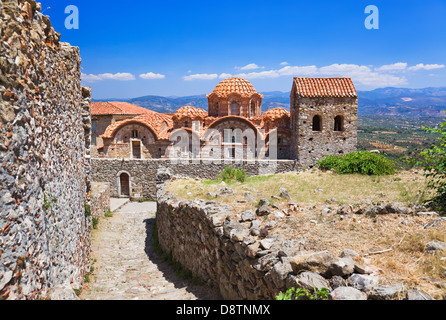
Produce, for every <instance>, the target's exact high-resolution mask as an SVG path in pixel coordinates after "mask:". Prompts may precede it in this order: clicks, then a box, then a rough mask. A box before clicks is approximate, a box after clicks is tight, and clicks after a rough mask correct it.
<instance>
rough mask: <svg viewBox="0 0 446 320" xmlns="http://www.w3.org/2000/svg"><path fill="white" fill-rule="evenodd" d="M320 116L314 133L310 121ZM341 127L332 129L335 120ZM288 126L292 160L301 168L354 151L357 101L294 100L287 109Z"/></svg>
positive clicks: (344, 99)
mask: <svg viewBox="0 0 446 320" xmlns="http://www.w3.org/2000/svg"><path fill="white" fill-rule="evenodd" d="M315 116H319V117H320V125H321V127H320V130H314V128H313V119H314V117H315ZM337 116H339V117H340V119H341V128H340V130H339V128H338V130H335V117H337ZM291 122H292V123H291V127H292V128H293V130H292V132H293V141H297V144H296V145H295V146H294V148H296V150H294V152H295V155H296V158H297V159H299V163H300V164H301V165H302V166H303V167H308V166H313V165H314V164H315V163H316V161H318V160H321V159H322V158H324V157H325V156H328V155H343V154H347V153H350V152H355V151H356V146H357V143H358V135H357V126H358V99H357V98H330V97H327V98H322V97H319V98H300V97H298V98H295V99H294V105H293V106H292V108H291Z"/></svg>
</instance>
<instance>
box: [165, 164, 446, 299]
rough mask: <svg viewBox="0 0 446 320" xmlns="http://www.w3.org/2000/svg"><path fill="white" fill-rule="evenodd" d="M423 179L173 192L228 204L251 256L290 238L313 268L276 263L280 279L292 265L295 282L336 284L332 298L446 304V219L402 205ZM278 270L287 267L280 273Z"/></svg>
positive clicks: (193, 187) (186, 183)
mask: <svg viewBox="0 0 446 320" xmlns="http://www.w3.org/2000/svg"><path fill="white" fill-rule="evenodd" d="M295 176H296V177H298V178H299V179H296V178H295ZM360 179H362V180H360ZM350 180H351V181H350ZM373 180H380V181H373ZM352 181H353V182H356V183H355V185H354V187H356V189H360V190H359V191H354V190H352V191H351V192H350V191H349V192H344V191H345V190H347V189H348V188H351V185H348V184H345V183H346V182H349V183H351V182H352ZM420 181H421V177H420V175H418V174H413V173H407V172H402V173H400V174H399V175H395V176H389V177H380V178H373V177H339V178H338V177H336V176H333V175H332V174H330V173H320V172H315V173H311V172H308V173H305V174H300V175H293V174H290V175H284V176H281V177H279V176H277V177H273V178H269V179H266V180H265V179H258V180H257V182H256V181H248V182H247V183H242V184H240V183H235V184H229V185H227V184H218V185H215V184H210V185H209V184H206V183H203V182H197V181H193V180H178V181H176V182H175V183H173V184H172V185H171V186H169V188H170V191H174V192H175V193H177V194H178V193H182V195H181V196H180V198H181V199H182V198H183V197H184V198H189V199H197V198H198V199H200V198H201V199H204V200H205V201H208V203H212V202H215V203H225V204H226V205H229V207H231V211H233V217H231V221H232V220H234V221H236V222H237V223H238V224H239V225H240V228H235V230H240V232H245V231H246V228H248V229H249V231H250V234H251V236H254V237H257V238H258V239H260V241H257V242H255V243H253V244H250V245H249V246H248V249H249V250H250V251H252V256H253V257H259V256H267V255H268V254H270V253H271V252H274V250H275V249H274V248H275V247H277V246H280V245H281V244H282V245H283V243H285V242H287V241H292V242H293V248H294V249H296V248H297V250H298V252H293V253H292V254H291V255H290V257H296V259H297V260H299V259H300V258H302V257H304V259H308V260H310V261H312V265H311V266H310V267H308V266H307V265H305V264H304V265H302V264H300V263H298V261H297V260H296V261H294V262H293V260H291V261H287V263H282V264H277V269H278V270H274V272H275V273H277V275H278V276H279V278H283V279H285V278H287V277H286V275H287V274H289V272H290V271H291V267H292V266H293V265H294V267H293V272H294V273H295V274H298V275H299V276H298V278H299V277H307V278H308V277H309V276H310V275H311V276H312V278H311V279H309V280H308V279H306V278H305V281H306V282H309V283H311V286H313V285H314V284H316V283H315V281H316V280H318V279H319V280H321V281H320V282H318V283H320V284H321V287H328V286H330V288H331V289H333V290H335V289H336V288H338V287H339V288H340V289H339V290H338V291H337V292H334V293H333V292H332V294H333V295H335V296H336V294H339V297H334V298H339V299H341V298H345V295H347V294H352V292H350V291H354V290H352V289H358V290H359V291H360V292H362V293H366V294H367V295H368V299H405V298H410V299H418V298H422V299H424V298H423V297H422V295H424V294H426V293H427V294H428V295H426V296H424V297H429V298H434V299H445V298H446V257H445V252H446V217H442V216H440V215H439V214H438V213H436V212H432V211H431V210H429V208H426V207H424V206H423V205H420V203H419V202H418V201H404V200H406V199H407V200H416V199H417V194H419V190H418V189H420V190H421V188H422V187H423V185H424V183H420ZM309 182H311V183H312V184H311V185H310V184H309ZM321 185H323V186H321ZM180 186H181V188H179V187H180ZM284 186H286V188H284ZM414 188H418V189H416V190H414ZM301 189H302V192H304V193H302V192H300V191H299V190H301ZM370 190H371V191H372V192H370ZM209 191H211V192H209ZM411 193H413V194H414V196H413V197H407V194H409V195H410V194H411ZM334 196H337V197H338V196H340V197H343V198H341V200H340V197H338V198H335V197H334ZM396 200H399V201H401V202H398V201H396ZM417 202H418V203H417ZM242 226H243V227H242ZM233 229H234V228H233ZM234 232H235V231H234ZM242 236H244V234H241V235H240V237H242ZM276 249H277V248H276ZM281 250H282V251H283V248H282V249H281ZM321 257H322V258H321ZM288 260H289V259H288ZM281 265H283V266H287V267H286V268H284V269H283V270H280V266H281ZM327 268H328V269H327ZM276 271H277V272H276ZM303 271H306V272H303ZM307 271H315V272H312V273H307ZM327 271H329V272H327ZM302 272H303V273H302ZM328 274H329V275H330V276H327V275H328ZM332 275H336V277H331V276H332ZM321 276H322V277H321ZM323 278H325V280H323ZM299 279H300V278H299ZM299 279H297V280H299ZM315 279H316V280H315ZM327 279H329V280H330V283H328V282H327ZM333 279H334V280H333ZM291 280H293V281H294V282H296V281H297V280H296V279H291ZM322 280H323V281H322ZM338 280H339V281H338ZM299 281H300V282H299ZM299 281H298V284H299V285H301V282H302V281H303V280H302V279H300V280H299ZM305 281H304V282H305ZM294 282H293V284H295V283H294ZM311 286H310V287H311ZM345 287H348V289H345ZM342 290H347V292H342ZM358 290H357V291H354V292H353V293H354V294H359V293H358ZM373 290H375V291H376V292H375V291H373ZM429 295H430V296H429ZM360 296H361V297H362V298H364V297H365V296H364V295H363V294H361V295H360ZM350 297H351V298H353V299H359V298H361V297H352V296H351V295H350Z"/></svg>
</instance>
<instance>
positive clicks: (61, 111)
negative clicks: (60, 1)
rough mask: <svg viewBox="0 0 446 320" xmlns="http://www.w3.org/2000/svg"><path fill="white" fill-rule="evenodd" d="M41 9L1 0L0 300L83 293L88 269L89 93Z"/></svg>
mask: <svg viewBox="0 0 446 320" xmlns="http://www.w3.org/2000/svg"><path fill="white" fill-rule="evenodd" d="M39 10H40V4H39V3H36V1H34V0H26V1H25V0H1V1H0V41H1V44H0V296H1V298H0V299H38V298H43V297H45V295H46V294H47V292H48V290H49V288H52V287H55V286H59V285H66V284H70V283H71V285H72V286H76V285H77V286H79V285H80V284H81V282H82V279H83V275H84V273H85V272H86V271H87V269H88V267H89V261H88V255H89V252H90V225H89V224H90V221H89V220H88V219H87V218H86V217H85V214H84V204H85V202H86V200H87V196H88V193H89V189H90V186H89V181H90V178H89V174H90V160H89V151H88V150H89V146H90V130H91V121H90V90H89V89H88V88H82V87H81V80H80V79H81V69H80V63H81V59H80V57H79V49H78V48H76V47H72V46H70V45H69V44H67V43H62V42H60V35H59V34H58V33H57V32H55V31H54V29H53V28H52V27H51V23H50V21H49V18H48V17H46V16H44V15H42V14H41V13H40V12H39Z"/></svg>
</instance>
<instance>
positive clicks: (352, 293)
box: [330, 287, 367, 300]
mask: <svg viewBox="0 0 446 320" xmlns="http://www.w3.org/2000/svg"><path fill="white" fill-rule="evenodd" d="M330 299H331V300H367V294H365V293H364V292H361V291H359V290H358V289H355V288H352V287H338V288H336V289H334V290H333V291H332V292H331V293H330Z"/></svg>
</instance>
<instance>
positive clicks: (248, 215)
mask: <svg viewBox="0 0 446 320" xmlns="http://www.w3.org/2000/svg"><path fill="white" fill-rule="evenodd" d="M255 218H256V215H255V213H254V211H252V210H248V211H245V212H243V213H242V215H241V219H242V221H253V220H255Z"/></svg>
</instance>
